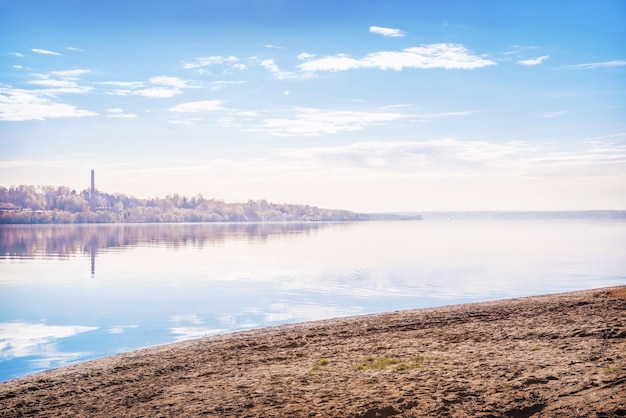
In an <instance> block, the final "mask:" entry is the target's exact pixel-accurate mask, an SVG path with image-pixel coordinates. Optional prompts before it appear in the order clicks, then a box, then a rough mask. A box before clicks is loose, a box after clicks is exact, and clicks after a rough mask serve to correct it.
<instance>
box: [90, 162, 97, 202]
mask: <svg viewBox="0 0 626 418" xmlns="http://www.w3.org/2000/svg"><path fill="white" fill-rule="evenodd" d="M89 206H90V207H91V210H92V211H94V210H96V176H95V173H94V170H91V192H90V193H89Z"/></svg>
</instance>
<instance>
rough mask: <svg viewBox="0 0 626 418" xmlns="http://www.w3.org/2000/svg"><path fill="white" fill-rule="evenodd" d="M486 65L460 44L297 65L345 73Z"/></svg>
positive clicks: (340, 56) (314, 60)
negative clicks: (354, 70) (370, 69)
mask: <svg viewBox="0 0 626 418" xmlns="http://www.w3.org/2000/svg"><path fill="white" fill-rule="evenodd" d="M489 65H496V63H495V62H494V61H491V60H488V59H485V58H483V57H481V56H478V55H475V54H473V53H472V52H471V51H470V50H468V49H467V48H466V47H464V46H463V45H460V44H430V45H422V46H418V47H411V48H406V49H403V50H402V51H382V52H374V53H371V54H368V55H366V56H364V57H362V58H352V57H350V56H349V55H347V54H338V55H333V56H326V57H322V58H313V59H310V60H306V61H305V62H304V63H302V64H300V65H299V68H300V69H301V70H302V71H307V72H317V71H346V70H353V69H360V68H378V69H381V70H396V71H401V70H403V69H405V68H414V69H432V68H443V69H465V70H471V69H476V68H482V67H486V66H489Z"/></svg>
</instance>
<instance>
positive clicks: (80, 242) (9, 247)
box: [0, 222, 330, 277]
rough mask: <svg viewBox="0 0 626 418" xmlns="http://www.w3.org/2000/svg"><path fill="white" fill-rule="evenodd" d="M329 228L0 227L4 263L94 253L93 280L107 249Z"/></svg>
mask: <svg viewBox="0 0 626 418" xmlns="http://www.w3.org/2000/svg"><path fill="white" fill-rule="evenodd" d="M328 225H330V224H329V223H314V222H307V223H224V224H215V223H211V224H198V223H194V224H111V225H8V226H0V257H1V258H4V259H28V258H42V257H43V258H45V257H57V258H61V259H62V258H69V257H72V256H74V255H77V254H89V256H90V261H91V276H92V277H94V276H95V273H96V256H97V254H98V253H99V252H100V251H101V250H105V249H115V248H118V249H119V248H129V247H133V246H138V245H163V246H165V247H167V248H169V249H174V250H176V249H180V248H187V247H195V248H200V249H201V248H203V247H204V246H205V245H210V246H215V245H222V244H224V243H225V242H226V240H228V239H230V240H233V239H234V240H247V241H248V242H249V243H265V242H267V241H268V240H269V239H271V238H272V237H281V236H282V237H284V236H290V235H293V234H300V235H302V234H303V235H308V234H310V233H312V232H314V231H316V230H318V229H320V228H323V227H324V226H328Z"/></svg>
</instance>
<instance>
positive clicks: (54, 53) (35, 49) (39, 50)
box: [31, 48, 62, 55]
mask: <svg viewBox="0 0 626 418" xmlns="http://www.w3.org/2000/svg"><path fill="white" fill-rule="evenodd" d="M31 51H33V52H34V53H36V54H43V55H62V54H59V53H58V52H54V51H50V50H47V49H39V48H33V49H31Z"/></svg>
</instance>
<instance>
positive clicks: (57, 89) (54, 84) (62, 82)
mask: <svg viewBox="0 0 626 418" xmlns="http://www.w3.org/2000/svg"><path fill="white" fill-rule="evenodd" d="M90 72H91V71H90V70H87V69H74V70H65V71H51V72H50V73H48V74H32V76H33V77H35V79H34V80H30V81H28V82H27V83H28V84H33V85H37V86H43V87H47V88H46V89H44V90H41V91H40V92H41V93H42V94H46V95H52V96H53V95H55V94H60V93H73V94H83V93H87V92H89V91H91V90H93V87H91V86H86V85H80V84H78V81H79V80H80V78H79V77H78V76H80V75H83V74H88V73H90Z"/></svg>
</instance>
